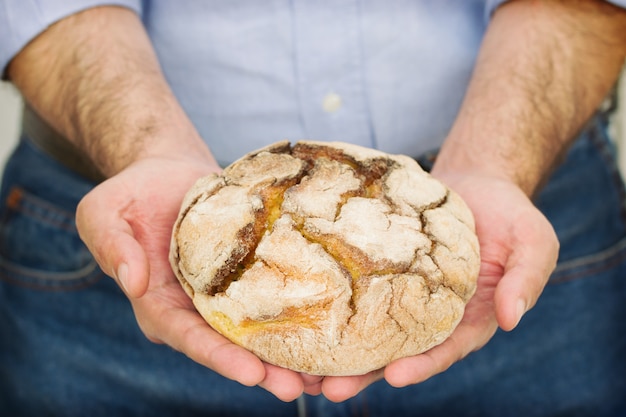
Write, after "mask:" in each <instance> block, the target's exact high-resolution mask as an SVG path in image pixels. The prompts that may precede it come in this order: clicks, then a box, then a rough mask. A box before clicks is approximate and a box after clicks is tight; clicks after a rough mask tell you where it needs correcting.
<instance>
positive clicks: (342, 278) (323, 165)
mask: <svg viewBox="0 0 626 417" xmlns="http://www.w3.org/2000/svg"><path fill="white" fill-rule="evenodd" d="M170 260H171V263H172V267H173V270H174V272H175V274H176V276H177V277H178V279H179V280H180V281H181V283H182V284H183V287H185V289H186V291H187V293H188V294H189V295H190V296H191V297H192V298H193V301H194V304H195V306H196V308H197V309H198V311H199V312H200V314H202V316H203V317H204V318H205V319H206V320H207V322H208V323H209V324H211V325H212V326H213V327H214V328H215V329H216V330H217V331H219V332H220V333H222V334H224V335H225V336H226V337H228V338H230V339H231V340H232V341H234V342H235V343H238V344H240V345H241V346H243V347H245V348H247V349H249V350H251V351H252V352H254V353H255V354H257V355H258V356H259V357H260V358H261V359H263V360H265V361H267V362H270V363H273V364H276V365H279V366H283V367H287V368H290V369H293V370H296V371H301V372H306V373H309V374H317V375H358V374H363V373H366V372H369V371H371V370H374V369H378V368H381V367H383V366H385V365H386V364H388V363H389V362H391V361H392V360H394V359H397V358H400V357H405V356H410V355H415V354H418V353H421V352H423V351H425V350H427V349H430V348H431V347H433V346H435V345H437V344H439V343H441V342H442V341H443V340H445V338H447V337H448V336H449V334H450V333H451V332H452V330H453V329H454V327H455V326H456V325H457V323H458V322H459V321H460V319H461V317H462V315H463V311H464V308H465V304H466V303H467V301H468V300H469V298H470V297H471V296H472V294H473V293H474V290H475V286H476V278H477V275H478V267H479V254H478V242H477V238H476V235H475V233H474V223H473V217H472V215H471V212H470V211H469V209H468V208H467V207H466V206H465V204H464V203H463V201H462V200H461V199H460V198H459V197H458V196H457V195H456V194H454V193H453V192H452V191H450V190H448V189H446V187H445V186H444V185H442V184H441V183H440V182H438V181H437V180H435V179H434V178H432V177H431V176H430V175H428V174H427V173H425V172H424V171H423V170H422V169H421V168H420V167H419V166H418V165H417V163H416V162H415V161H413V160H412V159H410V158H407V157H404V156H399V155H388V154H385V153H383V152H380V151H375V150H372V149H367V148H362V147H359V146H355V145H349V144H344V143H323V142H313V141H303V142H298V143H296V144H295V145H294V146H291V145H290V144H289V143H288V142H280V143H277V144H275V145H272V146H269V147H267V148H264V149H261V150H259V151H256V152H254V153H251V154H249V155H246V156H245V157H243V158H242V159H240V160H239V161H237V162H235V163H234V164H233V165H231V166H230V167H228V168H227V169H225V170H224V173H223V174H222V175H221V176H219V177H218V176H212V177H207V178H204V179H201V180H199V181H198V183H197V184H196V185H195V186H194V187H193V188H192V189H191V190H190V192H189V193H188V195H187V197H186V198H185V201H184V202H183V205H182V207H181V212H180V215H179V218H178V220H177V222H176V224H175V227H174V231H173V236H172V245H171V254H170Z"/></svg>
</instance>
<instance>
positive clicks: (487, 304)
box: [321, 175, 559, 401]
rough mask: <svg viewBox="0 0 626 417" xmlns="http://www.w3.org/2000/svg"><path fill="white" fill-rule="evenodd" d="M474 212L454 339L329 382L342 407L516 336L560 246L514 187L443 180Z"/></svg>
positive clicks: (325, 385) (327, 388) (324, 387)
mask: <svg viewBox="0 0 626 417" xmlns="http://www.w3.org/2000/svg"><path fill="white" fill-rule="evenodd" d="M440 179H441V180H442V181H444V182H445V183H446V184H447V185H448V186H450V187H451V188H452V189H453V190H455V191H456V192H457V193H458V194H460V195H461V197H463V199H464V200H465V202H466V203H467V204H468V206H469V207H470V209H471V210H472V212H473V214H474V217H475V221H476V232H477V235H478V239H479V242H480V254H481V267H480V274H479V277H478V284H477V289H476V293H475V294H474V296H473V297H472V299H471V300H470V301H469V303H468V304H467V306H466V309H465V314H464V316H463V319H462V320H461V322H460V323H459V325H458V326H457V328H456V329H455V330H454V332H453V333H452V335H451V336H450V337H449V338H448V339H447V340H446V341H445V342H444V343H442V344H441V345H439V346H436V347H434V348H433V349H430V350H429V351H427V352H425V353H423V354H420V355H416V356H412V357H408V358H403V359H398V360H396V361H394V362H392V363H391V364H389V365H388V366H387V367H386V368H385V369H384V370H380V371H376V372H372V373H370V374H367V375H363V376H355V377H326V378H324V380H323V382H322V383H321V391H322V392H323V393H324V395H325V396H326V397H328V398H329V399H331V400H333V401H343V400H345V399H348V398H350V397H352V396H354V395H356V394H357V393H358V392H359V391H361V390H362V389H364V388H365V387H367V386H368V385H369V384H371V383H372V382H374V381H376V380H378V379H381V378H383V377H384V378H385V379H386V380H387V382H388V383H389V384H391V385H392V386H395V387H404V386H407V385H411V384H416V383H419V382H422V381H424V380H426V379H428V378H430V377H432V376H434V375H436V374H438V373H441V372H443V371H445V370H446V369H448V368H449V367H450V366H451V365H452V364H454V363H455V362H457V361H459V360H461V359H463V358H464V357H465V356H467V355H468V354H469V353H470V352H472V351H475V350H478V349H480V348H481V347H482V346H484V345H485V344H486V343H487V342H488V341H489V340H490V339H491V337H492V336H493V335H494V333H495V331H496V329H497V327H498V326H500V328H502V329H503V330H507V331H508V330H512V329H513V328H515V327H516V326H517V324H518V322H519V321H520V319H521V317H522V315H523V314H524V313H525V312H526V311H528V310H529V309H530V308H531V307H532V306H533V305H534V304H535V303H536V301H537V299H538V298H539V296H540V294H541V292H542V290H543V288H544V287H545V285H546V283H547V280H548V278H549V276H550V274H551V272H552V271H553V269H554V267H555V265H556V260H557V256H558V248H559V244H558V240H557V237H556V235H555V233H554V230H553V228H552V226H551V225H550V223H549V222H548V220H547V219H546V218H545V217H544V216H543V214H542V213H541V212H540V211H539V210H538V209H537V208H536V207H535V206H534V205H533V204H532V202H531V201H530V200H529V198H528V197H527V196H526V195H525V194H524V193H523V192H522V191H521V190H520V189H519V188H518V187H517V186H516V185H514V184H512V183H511V182H508V181H506V180H503V179H501V178H495V177H490V176H479V175H475V176H449V177H445V176H441V177H440Z"/></svg>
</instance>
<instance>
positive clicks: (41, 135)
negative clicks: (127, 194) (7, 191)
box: [22, 105, 106, 183]
mask: <svg viewBox="0 0 626 417" xmlns="http://www.w3.org/2000/svg"><path fill="white" fill-rule="evenodd" d="M22 133H23V134H24V135H25V136H26V137H28V138H29V139H30V140H31V141H32V143H33V144H34V145H35V146H37V148H39V149H40V150H41V151H43V152H44V153H46V154H47V155H49V156H51V157H52V158H53V159H55V160H56V161H57V162H59V163H60V164H61V165H63V166H65V167H66V168H68V169H70V170H71V171H74V173H76V174H78V175H80V176H82V177H84V178H85V179H88V180H90V181H92V182H95V183H100V182H102V181H104V180H105V179H106V178H105V176H104V175H103V174H102V173H101V172H100V170H98V168H97V167H96V166H95V165H94V164H93V162H92V161H91V159H90V158H89V157H88V156H87V155H86V154H85V153H84V152H83V151H81V150H80V149H79V148H78V147H76V145H74V144H73V143H72V142H70V141H69V140H67V139H66V138H65V137H64V136H63V135H61V134H60V133H59V132H57V131H56V130H54V128H52V126H50V125H49V124H47V123H46V122H45V121H44V120H43V119H42V118H41V117H40V116H39V115H38V114H37V113H35V111H34V110H33V109H32V108H31V107H30V106H28V105H25V106H24V112H23V116H22Z"/></svg>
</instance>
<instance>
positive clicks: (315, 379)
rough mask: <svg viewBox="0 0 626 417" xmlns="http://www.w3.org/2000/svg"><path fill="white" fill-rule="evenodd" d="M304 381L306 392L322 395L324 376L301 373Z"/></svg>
mask: <svg viewBox="0 0 626 417" xmlns="http://www.w3.org/2000/svg"><path fill="white" fill-rule="evenodd" d="M301 376H302V381H303V382H304V392H305V393H307V394H309V395H320V394H321V393H322V382H323V381H324V377H323V376H317V375H309V374H301Z"/></svg>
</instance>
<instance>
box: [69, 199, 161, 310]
mask: <svg viewBox="0 0 626 417" xmlns="http://www.w3.org/2000/svg"><path fill="white" fill-rule="evenodd" d="M99 200H100V199H99V198H98V197H97V194H96V193H93V192H92V193H90V194H88V195H87V196H85V198H83V200H81V202H80V203H79V204H78V207H77V210H76V225H77V229H78V232H79V235H80V237H81V239H82V240H83V242H85V244H86V245H87V247H88V248H89V250H90V252H91V253H92V254H93V256H94V258H95V259H96V262H98V265H99V266H100V268H101V269H102V270H103V271H104V272H105V273H106V274H107V275H109V276H111V277H113V278H115V279H116V281H117V282H118V284H119V285H120V286H121V287H122V288H123V289H124V291H125V292H126V294H127V295H129V296H131V297H135V298H137V297H141V296H142V295H143V294H144V293H145V292H146V290H147V288H148V280H149V264H148V259H147V257H146V254H145V252H144V250H143V248H142V247H141V246H140V245H139V243H138V242H137V241H136V240H135V238H134V236H133V231H132V229H131V227H130V225H129V224H128V223H127V222H126V221H125V220H124V219H122V218H121V216H119V212H118V211H117V210H115V209H113V208H112V207H110V206H109V205H108V204H107V202H102V201H99Z"/></svg>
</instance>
